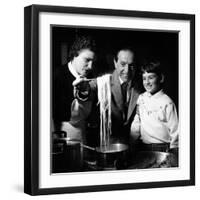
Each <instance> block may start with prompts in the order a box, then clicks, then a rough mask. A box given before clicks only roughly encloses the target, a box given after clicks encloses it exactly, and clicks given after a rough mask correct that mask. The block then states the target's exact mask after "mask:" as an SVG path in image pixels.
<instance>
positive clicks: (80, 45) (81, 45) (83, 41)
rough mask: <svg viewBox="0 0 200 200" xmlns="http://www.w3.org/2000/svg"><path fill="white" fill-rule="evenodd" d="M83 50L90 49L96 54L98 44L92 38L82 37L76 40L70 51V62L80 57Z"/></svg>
mask: <svg viewBox="0 0 200 200" xmlns="http://www.w3.org/2000/svg"><path fill="white" fill-rule="evenodd" d="M82 49H89V50H91V51H93V52H96V42H95V40H94V39H93V38H92V37H91V36H80V37H78V38H76V40H75V41H74V43H73V45H72V46H71V49H70V51H69V60H70V61H71V60H73V58H74V57H76V56H78V55H79V53H80V51H81V50H82Z"/></svg>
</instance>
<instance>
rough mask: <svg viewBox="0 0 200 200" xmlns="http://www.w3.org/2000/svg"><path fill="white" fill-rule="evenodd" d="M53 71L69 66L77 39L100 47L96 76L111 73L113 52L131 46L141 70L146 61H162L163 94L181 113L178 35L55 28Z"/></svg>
mask: <svg viewBox="0 0 200 200" xmlns="http://www.w3.org/2000/svg"><path fill="white" fill-rule="evenodd" d="M51 30H52V69H53V71H52V72H53V73H54V70H55V69H56V68H57V67H63V65H64V64H66V63H67V62H68V52H69V49H70V46H71V45H72V43H73V42H74V40H75V38H76V37H77V36H80V35H91V36H93V37H94V38H95V40H96V43H97V50H98V51H97V61H96V63H95V66H94V74H95V76H98V75H99V74H102V73H105V72H109V71H112V70H113V69H114V66H113V54H114V50H115V49H116V48H117V47H118V46H121V45H129V46H131V47H132V48H133V49H134V50H135V54H136V63H137V66H138V67H140V66H141V65H142V63H144V61H145V60H146V59H149V58H155V59H159V60H160V61H161V65H162V67H163V71H164V74H165V83H164V90H165V92H166V93H167V94H168V95H169V96H170V97H171V98H172V99H173V101H174V102H175V104H176V106H177V109H178V33H175V32H158V31H156V32H155V31H146V30H133V29H129V30H127V29H113V28H112V29H108V28H106V29H105V28H101V29H99V27H98V29H97V28H86V27H82V28H81V27H79V28H77V27H57V26H52V29H51Z"/></svg>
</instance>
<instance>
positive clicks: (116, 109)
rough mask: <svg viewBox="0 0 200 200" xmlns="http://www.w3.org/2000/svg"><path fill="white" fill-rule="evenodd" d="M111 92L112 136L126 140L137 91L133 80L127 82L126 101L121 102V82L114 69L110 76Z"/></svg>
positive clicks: (134, 108) (137, 95) (132, 116)
mask: <svg viewBox="0 0 200 200" xmlns="http://www.w3.org/2000/svg"><path fill="white" fill-rule="evenodd" d="M111 93H112V94H111V113H112V136H113V137H114V139H115V140H121V141H127V140H128V139H129V132H130V126H131V122H132V121H133V118H134V116H135V113H136V103H137V99H138V97H139V91H138V89H137V85H136V83H135V82H134V80H133V81H131V82H129V84H128V87H127V93H128V95H127V96H128V97H127V102H123V96H122V91H121V84H120V81H119V76H118V74H117V71H116V70H115V71H114V72H113V74H112V76H111ZM125 104H127V105H126V106H127V109H128V110H127V114H125Z"/></svg>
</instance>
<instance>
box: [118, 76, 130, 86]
mask: <svg viewBox="0 0 200 200" xmlns="http://www.w3.org/2000/svg"><path fill="white" fill-rule="evenodd" d="M130 82H131V81H128V82H127V85H130ZM119 83H120V85H122V84H123V83H124V81H123V80H122V79H121V78H120V76H119Z"/></svg>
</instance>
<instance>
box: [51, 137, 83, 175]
mask: <svg viewBox="0 0 200 200" xmlns="http://www.w3.org/2000/svg"><path fill="white" fill-rule="evenodd" d="M54 142H55V144H60V145H61V144H62V145H63V148H62V152H60V154H59V164H57V165H58V168H59V169H60V170H59V171H60V172H73V171H81V170H82V168H83V152H82V148H81V143H80V141H78V140H71V139H69V138H67V137H65V138H57V139H55V141H54ZM55 144H54V145H55ZM57 157H58V156H57ZM59 165H60V166H59Z"/></svg>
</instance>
